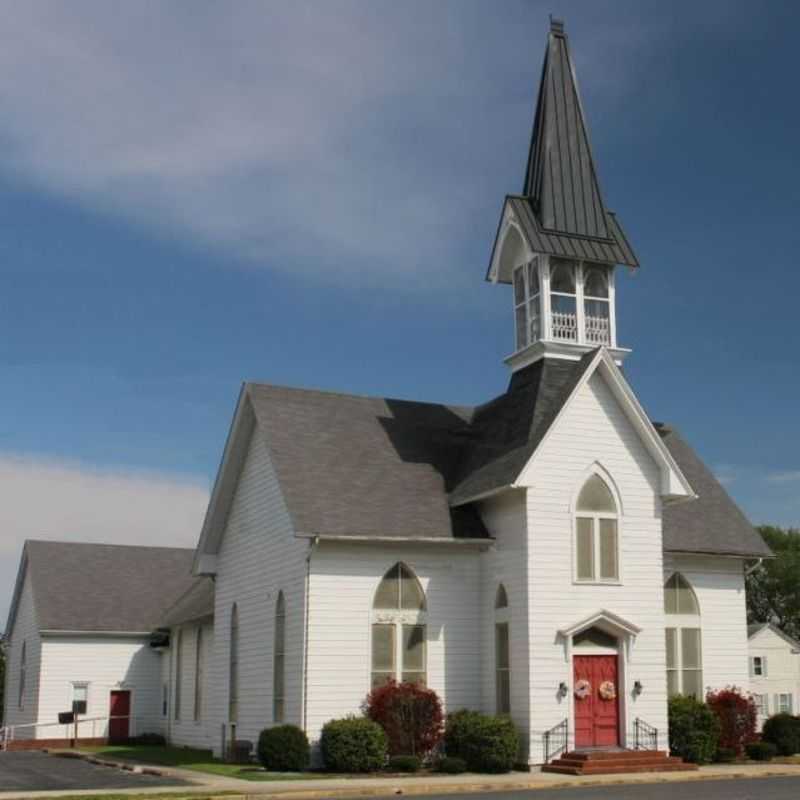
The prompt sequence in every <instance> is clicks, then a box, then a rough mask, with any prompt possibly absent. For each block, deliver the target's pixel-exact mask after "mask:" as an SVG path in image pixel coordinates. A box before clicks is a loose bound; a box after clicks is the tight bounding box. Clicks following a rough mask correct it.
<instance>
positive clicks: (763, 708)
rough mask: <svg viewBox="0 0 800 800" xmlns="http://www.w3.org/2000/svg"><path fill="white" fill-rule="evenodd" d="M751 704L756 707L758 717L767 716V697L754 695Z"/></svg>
mask: <svg viewBox="0 0 800 800" xmlns="http://www.w3.org/2000/svg"><path fill="white" fill-rule="evenodd" d="M753 702H754V703H755V706H756V714H758V716H759V717H768V716H769V695H766V694H754V695H753Z"/></svg>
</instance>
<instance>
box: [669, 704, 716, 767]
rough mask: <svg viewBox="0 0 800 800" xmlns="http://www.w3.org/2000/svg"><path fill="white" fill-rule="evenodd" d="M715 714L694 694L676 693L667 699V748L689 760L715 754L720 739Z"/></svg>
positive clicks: (702, 760) (694, 761)
mask: <svg viewBox="0 0 800 800" xmlns="http://www.w3.org/2000/svg"><path fill="white" fill-rule="evenodd" d="M719 730H720V724H719V719H717V715H716V714H715V713H714V712H713V711H712V710H711V709H710V708H709V707H708V706H707V705H706V704H705V703H701V702H700V701H699V700H695V699H694V697H686V696H684V695H677V696H675V697H671V698H670V701H669V749H670V752H671V753H672V755H674V756H679V757H680V758H682V759H683V760H684V761H688V762H690V763H692V764H705V763H707V762H709V761H711V760H712V759H713V758H714V755H715V754H716V752H717V745H718V742H719Z"/></svg>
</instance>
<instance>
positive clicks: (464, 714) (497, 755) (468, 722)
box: [444, 710, 519, 773]
mask: <svg viewBox="0 0 800 800" xmlns="http://www.w3.org/2000/svg"><path fill="white" fill-rule="evenodd" d="M444 741H445V751H446V753H447V755H448V756H453V757H455V758H460V759H462V760H463V761H464V762H465V763H466V765H467V769H469V770H471V771H472V772H495V773H497V772H509V771H510V770H511V768H512V767H513V766H514V762H515V761H516V760H517V753H518V752H519V735H518V734H517V729H516V728H515V727H514V723H513V722H512V721H511V719H510V718H509V717H506V716H502V717H493V716H489V715H487V714H481V713H479V712H478V711H467V710H463V711H456V712H454V713H453V714H450V715H449V716H448V717H447V725H446V727H445V734H444Z"/></svg>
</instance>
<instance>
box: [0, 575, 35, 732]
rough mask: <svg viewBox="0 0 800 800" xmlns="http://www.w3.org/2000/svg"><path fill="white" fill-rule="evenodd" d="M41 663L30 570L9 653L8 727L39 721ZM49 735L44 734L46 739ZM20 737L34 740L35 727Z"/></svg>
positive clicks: (6, 702)
mask: <svg viewBox="0 0 800 800" xmlns="http://www.w3.org/2000/svg"><path fill="white" fill-rule="evenodd" d="M23 644H24V646H25V663H26V669H25V691H24V694H23V697H22V704H21V706H20V702H19V700H20V692H19V689H20V660H21V658H22V648H23ZM40 660H41V638H40V636H39V629H38V625H37V623H36V609H35V607H34V601H33V592H32V591H31V583H30V579H29V578H28V575H27V571H26V575H25V578H24V579H23V584H22V592H21V594H20V600H19V605H18V607H17V615H16V618H15V620H14V626H13V629H12V630H11V632H10V641H9V643H8V650H7V651H6V686H5V715H4V718H3V719H4V724H5V725H30V724H32V723H34V722H37V721H38V716H39V713H38V709H39V664H40ZM43 735H45V734H40V738H41V736H43ZM16 736H17V738H20V739H33V738H36V734H35V732H34V729H33V728H20V730H19V731H17V733H16Z"/></svg>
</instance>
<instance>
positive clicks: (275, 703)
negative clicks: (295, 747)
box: [272, 592, 286, 722]
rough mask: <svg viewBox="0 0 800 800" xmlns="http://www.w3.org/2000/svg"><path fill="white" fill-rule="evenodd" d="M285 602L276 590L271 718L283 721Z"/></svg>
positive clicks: (280, 593) (274, 720) (281, 593)
mask: <svg viewBox="0 0 800 800" xmlns="http://www.w3.org/2000/svg"><path fill="white" fill-rule="evenodd" d="M285 658H286V602H285V601H284V599H283V592H278V600H277V602H276V603H275V646H274V651H273V659H272V720H273V722H283V710H284V696H285V669H286V663H285Z"/></svg>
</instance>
